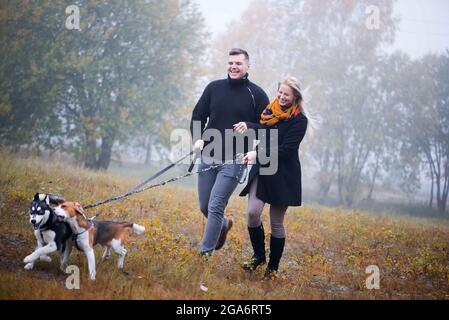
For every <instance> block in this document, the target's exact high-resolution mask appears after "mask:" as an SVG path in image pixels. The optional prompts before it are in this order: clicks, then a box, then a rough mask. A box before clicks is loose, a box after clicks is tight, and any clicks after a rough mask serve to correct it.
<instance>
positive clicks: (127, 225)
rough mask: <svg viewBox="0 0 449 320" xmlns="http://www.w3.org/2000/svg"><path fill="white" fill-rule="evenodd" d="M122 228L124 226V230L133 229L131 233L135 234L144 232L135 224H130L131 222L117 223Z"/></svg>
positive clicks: (143, 229)
mask: <svg viewBox="0 0 449 320" xmlns="http://www.w3.org/2000/svg"><path fill="white" fill-rule="evenodd" d="M119 223H120V224H121V225H122V226H124V227H125V228H131V229H133V231H134V232H135V233H137V234H142V233H144V232H145V227H144V226H141V225H139V224H137V223H132V222H119Z"/></svg>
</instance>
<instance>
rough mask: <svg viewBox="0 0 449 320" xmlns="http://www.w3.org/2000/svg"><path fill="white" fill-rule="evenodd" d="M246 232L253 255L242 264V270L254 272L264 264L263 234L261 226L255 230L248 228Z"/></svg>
mask: <svg viewBox="0 0 449 320" xmlns="http://www.w3.org/2000/svg"><path fill="white" fill-rule="evenodd" d="M248 232H249V238H250V239H251V244H252V246H253V250H254V254H253V257H252V258H251V260H250V261H249V262H245V263H244V264H243V268H244V269H246V270H255V269H256V268H257V267H258V266H260V265H261V264H264V263H265V262H266V257H265V232H264V229H263V225H262V224H261V225H260V226H259V227H256V228H251V227H248Z"/></svg>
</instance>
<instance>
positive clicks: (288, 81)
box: [278, 76, 307, 118]
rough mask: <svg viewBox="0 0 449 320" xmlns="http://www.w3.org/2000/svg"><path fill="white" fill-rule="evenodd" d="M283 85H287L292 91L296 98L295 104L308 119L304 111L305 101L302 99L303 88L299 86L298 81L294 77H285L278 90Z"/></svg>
mask: <svg viewBox="0 0 449 320" xmlns="http://www.w3.org/2000/svg"><path fill="white" fill-rule="evenodd" d="M282 84H285V85H286V86H288V87H290V88H291V89H292V91H293V95H294V96H295V104H296V105H297V106H298V108H299V112H300V113H302V114H303V115H304V116H305V117H306V118H307V115H306V112H305V110H304V99H303V97H302V93H301V87H300V85H299V81H298V79H296V78H295V77H292V76H288V77H285V78H284V79H283V80H282V81H281V82H279V84H278V89H279V88H280V86H281V85H282Z"/></svg>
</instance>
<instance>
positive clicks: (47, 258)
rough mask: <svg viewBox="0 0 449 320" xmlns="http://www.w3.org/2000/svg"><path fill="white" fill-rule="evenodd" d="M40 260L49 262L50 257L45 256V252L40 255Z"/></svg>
mask: <svg viewBox="0 0 449 320" xmlns="http://www.w3.org/2000/svg"><path fill="white" fill-rule="evenodd" d="M39 260H40V261H45V262H51V257H50V256H47V255H46V254H44V255H42V256H40V257H39Z"/></svg>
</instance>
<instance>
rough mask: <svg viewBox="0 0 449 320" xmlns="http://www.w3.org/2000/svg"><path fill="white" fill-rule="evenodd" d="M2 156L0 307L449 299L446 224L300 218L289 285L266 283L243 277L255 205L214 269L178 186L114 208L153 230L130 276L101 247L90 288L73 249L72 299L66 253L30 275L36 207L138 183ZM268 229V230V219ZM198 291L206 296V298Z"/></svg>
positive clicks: (302, 214)
mask: <svg viewBox="0 0 449 320" xmlns="http://www.w3.org/2000/svg"><path fill="white" fill-rule="evenodd" d="M0 157H1V160H0V186H1V193H0V210H1V223H0V299H449V224H448V222H447V220H438V219H432V220H424V219H418V218H411V217H410V218H409V217H401V218H392V217H389V216H386V215H372V214H370V213H367V212H361V211H355V210H352V211H351V210H343V209H333V208H326V207H315V206H305V207H300V208H290V209H289V211H288V213H287V217H286V227H287V245H286V249H285V254H284V257H283V259H282V261H281V265H280V269H281V274H280V277H279V278H278V279H277V280H276V281H264V280H262V276H263V271H264V270H263V268H262V269H260V270H257V271H256V272H253V273H247V272H245V271H243V270H242V268H241V264H242V262H243V261H244V260H245V259H247V258H248V257H249V256H250V255H251V248H250V242H249V237H248V234H247V230H246V219H245V209H246V202H245V200H246V199H243V198H238V197H237V196H235V195H234V196H233V198H232V199H231V201H230V203H229V205H228V207H227V210H226V214H227V215H232V216H233V217H234V220H235V224H234V228H233V229H232V230H231V232H230V234H229V235H228V240H227V242H226V244H225V246H224V248H223V249H222V250H220V251H217V252H216V253H215V254H214V256H213V257H212V259H210V260H209V261H204V260H203V259H202V258H201V257H199V255H198V249H197V248H198V242H199V241H200V239H201V234H202V230H203V228H204V220H203V219H202V218H201V215H200V213H199V211H198V204H197V196H196V193H195V190H194V189H189V188H185V187H180V186H177V185H176V184H171V185H166V186H164V187H161V188H158V189H152V190H149V191H146V192H144V193H141V194H138V195H134V196H132V197H130V198H128V199H127V200H125V201H122V202H120V203H117V204H115V205H114V206H112V207H109V208H108V209H107V210H106V211H105V212H104V213H103V214H102V215H101V216H100V218H99V219H114V220H129V221H132V222H136V223H139V224H142V225H144V226H145V227H146V232H145V233H144V234H143V235H140V236H134V235H130V239H129V240H130V241H128V244H127V245H126V247H127V249H128V255H127V257H126V260H125V271H126V272H122V271H119V270H117V268H116V259H117V256H115V255H114V254H113V255H112V257H111V259H110V260H108V261H105V262H99V261H100V257H101V254H102V249H101V248H97V249H96V256H97V280H96V281H95V282H92V281H89V280H88V276H87V263H86V258H85V255H84V254H82V253H80V252H78V251H77V250H76V249H74V250H73V252H72V254H71V256H70V258H69V264H71V265H77V266H79V268H80V271H81V286H80V289H79V290H69V289H67V288H66V285H65V284H66V279H67V277H68V275H67V274H64V273H63V272H62V271H59V269H58V265H59V257H57V256H56V255H54V256H52V258H53V261H52V262H50V263H48V262H39V261H38V262H37V263H36V265H35V268H34V270H31V271H27V270H25V269H24V268H23V267H24V263H23V262H22V260H23V258H24V257H25V256H27V255H28V254H30V253H31V252H32V250H33V248H34V246H35V239H34V235H33V231H32V227H31V225H30V224H29V217H28V207H29V204H30V201H31V200H32V197H33V196H34V194H35V193H36V192H45V193H53V194H58V195H62V196H64V197H65V198H66V199H67V200H71V201H78V202H80V203H81V204H84V205H86V204H89V203H92V202H96V201H99V200H103V199H106V198H109V197H111V196H112V195H117V194H120V193H122V192H124V191H127V190H128V189H130V188H132V187H133V186H134V185H136V184H137V183H138V182H139V181H138V180H133V179H130V178H124V177H121V176H117V175H112V174H108V173H101V172H92V171H88V170H84V169H80V168H76V167H70V166H67V165H64V164H60V163H51V162H49V161H46V162H43V161H40V160H37V159H26V160H24V159H17V158H15V157H13V156H11V155H9V154H7V153H0ZM101 209H104V208H101ZM87 213H88V215H93V214H94V213H95V211H92V212H90V211H88V212H87ZM263 220H264V224H265V225H266V226H267V227H266V230H267V229H269V228H268V226H269V223H268V220H267V213H266V212H265V213H264V216H263ZM268 237H269V235H268V234H267V240H268ZM267 242H268V241H267ZM369 265H376V266H378V267H379V270H380V289H378V290H368V289H367V288H366V285H365V281H366V278H367V277H368V276H369V274H366V273H365V271H366V268H367V267H368V266H369ZM200 281H203V282H204V285H205V286H206V287H207V288H208V291H207V292H204V291H202V290H200V289H199V283H200Z"/></svg>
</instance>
